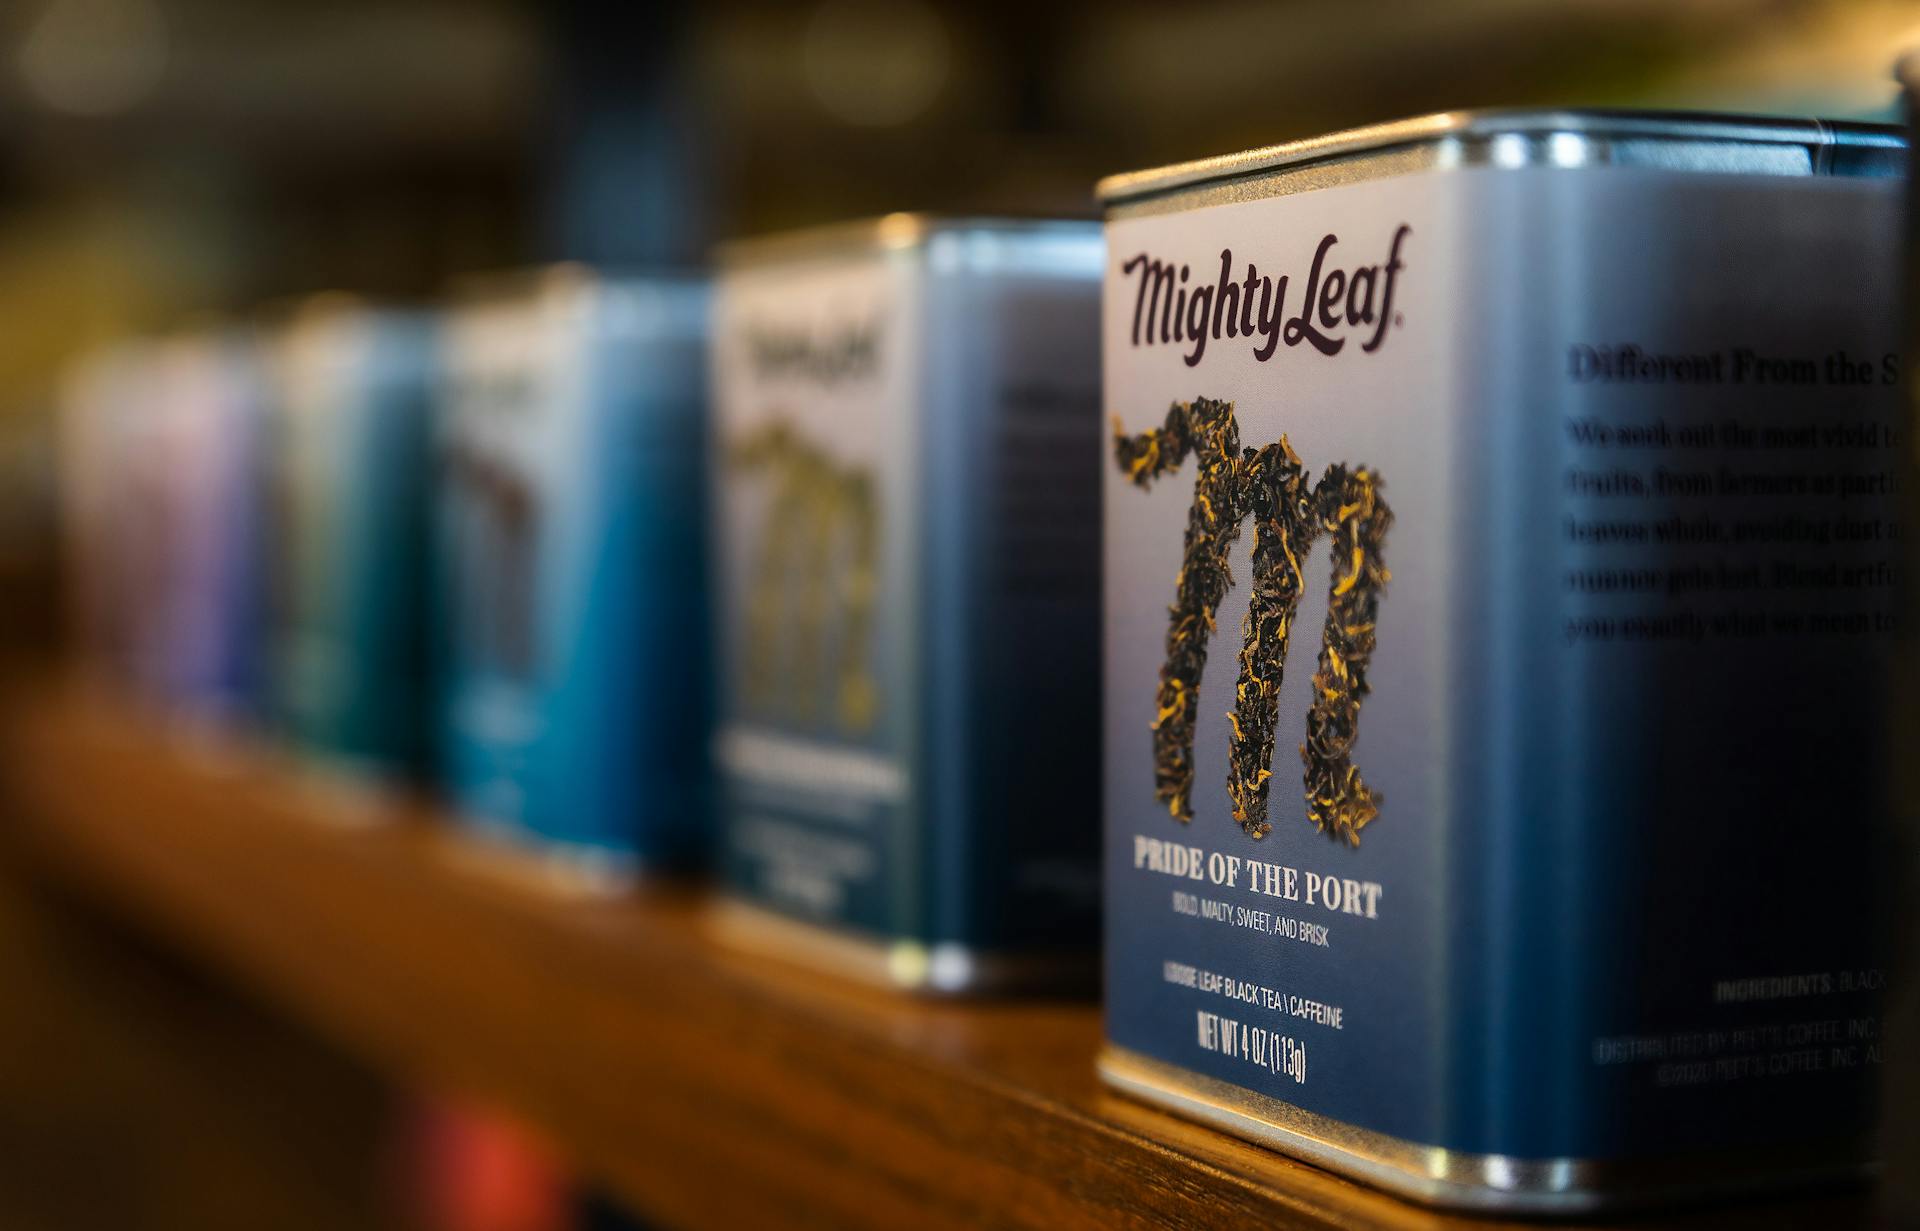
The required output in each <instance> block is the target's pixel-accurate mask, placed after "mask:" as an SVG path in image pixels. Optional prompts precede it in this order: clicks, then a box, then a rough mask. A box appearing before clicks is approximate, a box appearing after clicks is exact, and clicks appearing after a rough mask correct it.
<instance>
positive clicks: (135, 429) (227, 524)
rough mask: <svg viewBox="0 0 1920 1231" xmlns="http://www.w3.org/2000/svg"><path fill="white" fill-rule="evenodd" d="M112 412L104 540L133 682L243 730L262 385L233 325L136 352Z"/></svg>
mask: <svg viewBox="0 0 1920 1231" xmlns="http://www.w3.org/2000/svg"><path fill="white" fill-rule="evenodd" d="M137 363H138V372H139V378H138V380H137V381H136V382H135V387H129V392H130V394H131V397H132V404H131V405H128V406H127V407H126V408H125V410H124V411H122V412H119V413H117V414H115V415H114V416H113V425H112V429H111V430H112V431H113V432H114V434H115V435H116V437H117V443H116V444H115V445H114V446H113V450H114V453H115V454H116V455H117V460H116V461H115V463H114V465H113V469H112V474H113V481H114V483H115V484H116V486H117V488H118V490H117V492H116V493H115V495H114V498H113V501H112V503H113V509H114V513H113V520H112V525H113V529H112V532H113V534H114V535H116V536H117V537H119V538H120V540H121V541H120V542H119V543H118V544H117V545H116V556H117V559H118V561H119V570H120V572H119V576H120V581H121V584H122V589H121V591H120V594H119V597H118V598H117V600H116V601H117V602H121V603H124V604H126V605H127V607H126V616H125V619H126V622H127V626H128V628H129V629H130V641H131V654H130V668H131V674H132V677H133V680H134V682H135V684H136V685H137V686H138V687H140V688H141V689H142V691H144V692H145V693H147V694H148V695H149V696H151V697H152V698H154V699H155V700H158V701H160V702H162V703H163V704H166V705H167V706H169V707H170V708H172V709H174V710H175V711H176V712H178V713H179V714H180V715H181V716H183V717H192V718H197V719H206V720H211V721H214V722H220V723H224V722H233V721H247V720H250V719H252V718H253V717H255V716H257V713H258V709H259V703H260V700H261V696H260V693H261V657H262V654H261V635H262V610H263V600H264V586H263V576H262V571H261V566H262V555H261V549H262V520H263V519H262V512H263V496H264V491H263V486H262V483H261V463H262V460H263V453H262V449H263V441H264V433H263V424H264V407H265V401H264V397H265V395H264V386H263V383H262V380H263V373H262V370H261V356H260V350H259V343H258V339H257V338H256V337H255V335H254V333H253V331H251V330H248V329H244V328H241V327H238V326H213V327H208V328H205V329H200V330H195V331H191V332H181V333H178V334H173V335H170V336H168V337H165V338H163V339H160V340H158V341H155V342H154V343H152V344H151V345H150V346H142V347H141V348H140V352H139V358H138V360H137Z"/></svg>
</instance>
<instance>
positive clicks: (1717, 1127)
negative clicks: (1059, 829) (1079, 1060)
mask: <svg viewBox="0 0 1920 1231" xmlns="http://www.w3.org/2000/svg"><path fill="white" fill-rule="evenodd" d="M1903 161H1904V150H1903V142H1902V139H1901V137H1900V136H1899V135H1898V134H1897V133H1896V132H1894V131H1891V130H1887V129H1883V128H1877V127H1870V126H1862V125H1845V124H1828V123H1817V122H1811V121H1805V122H1802V121H1790V120H1766V119H1744V118H1732V117H1717V116H1685V115H1657V114H1638V113H1606V112H1587V111H1576V112H1521V113H1505V114H1503V113H1459V114H1446V115H1437V116H1431V117H1427V118H1424V119H1417V120H1412V121H1408V122H1404V123H1397V124H1389V125H1385V126H1382V127H1377V128H1369V129H1362V130H1358V131H1355V132H1350V133H1342V134H1338V135H1335V136H1331V137H1326V138H1321V139H1318V140H1312V141H1304V142H1299V143H1295V144H1291V145H1283V146H1278V147H1274V148H1271V149H1265V150H1258V151H1254V152H1252V153H1248V154H1243V155H1237V156H1233V157H1227V158H1219V159H1213V160H1210V161H1206V162H1200V163H1193V164H1189V165H1186V166H1179V167H1173V168H1169V169H1167V170H1163V171H1153V172H1147V173H1143V174H1137V175H1125V176H1120V177H1117V178H1114V179H1110V180H1107V181H1105V182H1104V183H1103V184H1102V185H1101V187H1100V194H1101V197H1102V199H1103V200H1104V202H1105V204H1106V207H1107V211H1108V223H1107V246H1108V254H1107V272H1106V283H1105V286H1106V290H1105V318H1104V319H1105V325H1104V330H1105V350H1104V365H1105V382H1106V406H1107V409H1108V410H1109V411H1110V412H1111V413H1112V415H1113V416H1114V419H1115V424H1114V434H1113V436H1112V437H1110V439H1109V440H1108V441H1107V443H1106V445H1105V447H1104V449H1103V456H1102V464H1103V467H1104V472H1105V476H1106V478H1105V489H1104V500H1105V514H1104V516H1105V526H1106V545H1105V592H1106V601H1105V610H1106V637H1105V655H1106V665H1105V699H1104V710H1105V750H1106V751H1105V756H1106V768H1105V795H1106V857H1105V858H1106V868H1105V876H1106V895H1107V896H1106V901H1107V908H1106V909H1107V926H1106V946H1107V966H1106V996H1107V1035H1108V1041H1109V1046H1108V1049H1107V1051H1106V1053H1105V1056H1104V1058H1103V1061H1102V1066H1101V1067H1102V1072H1103V1074H1104V1076H1105V1078H1106V1080H1107V1081H1108V1082H1109V1083H1110V1084H1112V1085H1113V1086H1115V1087H1116V1088H1118V1089H1120V1090H1123V1091H1125V1092H1128V1093H1130V1094H1133V1095H1136V1096H1139V1097H1141V1098H1144V1099H1147V1100H1149V1101H1151V1102H1154V1103H1158V1104H1160V1105H1162V1106H1165V1107H1168V1108H1171V1109H1173V1110H1175V1111H1177V1112H1179V1113H1181V1114H1183V1115H1186V1116H1190V1117H1192V1118H1195V1119H1198V1120H1201V1121H1204V1122H1207V1123H1210V1124H1214V1125H1217V1126H1220V1127H1222V1128H1225V1129H1227V1130H1229V1131H1231V1132H1234V1133H1238V1134H1241V1135H1243V1136H1246V1137H1248V1138H1251V1139H1253V1140H1255V1141H1258V1142H1262V1143H1265V1144H1267V1145H1270V1146H1272V1147H1274V1148H1276V1149H1279V1150H1282V1151H1285V1152H1287V1153H1290V1154H1294V1155H1297V1156H1299V1157H1302V1158H1305V1159H1309V1160H1311V1161H1314V1162H1317V1163H1320V1164H1322V1165H1324V1166H1326V1167H1328V1168H1330V1169H1333V1170H1336V1171H1340V1172H1343V1173H1345V1174H1347V1175H1350V1176H1353V1177H1355V1178H1358V1179H1361V1180H1364V1181H1367V1182H1369V1183H1373V1184H1377V1185H1380V1186H1382V1187H1385V1188H1388V1189H1391V1190H1393V1191H1396V1192H1399V1193H1402V1194H1405V1195H1407V1196H1410V1197H1414V1198H1417V1199H1420V1200H1423V1201H1429V1202H1433V1203H1436V1204H1443V1205H1452V1206H1467V1207H1479V1208H1489V1209H1498V1210H1513V1211H1539V1212H1571V1211H1581V1210H1587V1209H1591V1208H1594V1207H1598V1206H1606V1205H1613V1204H1624V1203H1628V1202H1632V1201H1647V1200H1657V1199H1664V1198H1668V1197H1672V1196H1675V1195H1679V1194H1683V1193H1686V1194H1698V1193H1706V1192H1714V1191H1722V1190H1734V1189H1745V1188H1750V1187H1757V1186H1763V1185H1771V1184H1785V1183H1790V1182H1798V1181H1805V1180H1811V1179H1816V1178H1821V1177H1829V1176H1836V1175H1843V1174H1851V1173H1854V1172H1856V1171H1858V1170H1860V1169H1861V1168H1862V1167H1863V1166H1865V1165H1866V1164H1867V1163H1868V1162H1869V1160H1870V1159H1871V1157H1872V1150H1871V1142H1870V1139H1869V1138H1870V1131H1871V1126H1872V1123H1873V1119H1874V1101H1875V1089H1876V1082H1877V1078H1878V1071H1879V1065H1880V1037H1879V1036H1880V1022H1879V1014H1880V1012H1881V1001H1882V994H1883V988H1884V984H1885V981H1886V960H1887V959H1886V952H1885V941H1886V931H1887V929H1886V927H1885V925H1884V922H1883V920H1884V917H1885V916H1884V909H1885V905H1886V902H1885V897H1886V893H1885V890H1886V884H1885V881H1884V878H1883V870H1884V867H1885V864H1886V863H1887V861H1886V860H1885V859H1884V858H1883V855H1884V851H1885V847H1886V842H1887V838H1888V829H1889V824H1888V817H1889V815H1890V813H1889V800H1888V794H1887V789H1886V778H1887V774H1886V770H1887V739H1886V732H1887V726H1888V715H1889V708H1890V702H1891V693H1892V686H1891V681H1890V675H1889V666H1890V662H1891V654H1892V637H1891V631H1890V630H1891V628H1892V623H1893V621H1892V594H1893V589H1892V585H1893V574H1894V571H1895V570H1894V564H1893V561H1894V558H1895V555H1896V553H1897V551H1898V550H1900V547H1899V542H1900V540H1901V538H1902V534H1903V525H1902V517H1901V514H1900V512H1899V508H1898V505H1897V496H1896V491H1897V488H1898V486H1899V482H1898V479H1897V470H1898V466H1899V460H1900V450H1901V441H1902V434H1903V431H1904V426H1903V411H1902V406H1901V395H1900V391H1899V388H1898V381H1899V363H1898V356H1897V352H1898V350H1899V338H1898V320H1899V315H1900V312H1899V307H1900V297H1899V288H1898V273H1897V266H1898V260H1897V252H1898V238H1899V219H1900V190H1901V185H1900V182H1899V177H1900V176H1901V174H1902V170H1903Z"/></svg>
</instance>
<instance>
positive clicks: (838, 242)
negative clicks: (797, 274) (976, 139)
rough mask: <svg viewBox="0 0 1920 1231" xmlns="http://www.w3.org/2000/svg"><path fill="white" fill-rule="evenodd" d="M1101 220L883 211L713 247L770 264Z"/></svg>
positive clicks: (1070, 229) (734, 260) (722, 254)
mask: <svg viewBox="0 0 1920 1231" xmlns="http://www.w3.org/2000/svg"><path fill="white" fill-rule="evenodd" d="M1098 226H1099V224H1098V223H1097V222H1095V221H1093V220H1091V219H1070V218H1015V217H987V216H973V215H960V214H934V213H896V214H883V215H881V216H879V217H877V218H862V219H858V220H855V221H851V222H835V223H828V224H827V225H825V226H817V227H806V228H803V229H800V230H796V231H781V232H777V233H775V234H771V235H757V236H752V237H749V238H745V239H732V240H727V241H725V242H723V243H721V244H719V245H718V246H716V247H715V248H714V259H715V261H716V262H717V263H718V264H719V265H720V266H721V267H722V268H731V267H738V266H742V265H768V264H778V263H783V262H788V261H804V260H813V259H817V258H820V257H832V256H843V255H845V254H847V253H852V252H871V251H876V250H879V251H889V250H904V249H909V248H918V247H920V246H922V245H923V244H926V243H927V242H928V241H930V240H932V239H933V238H934V237H935V236H939V235H958V234H993V235H1008V236H1021V235H1031V236H1054V235H1067V234H1085V235H1094V234H1097V233H1098Z"/></svg>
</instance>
